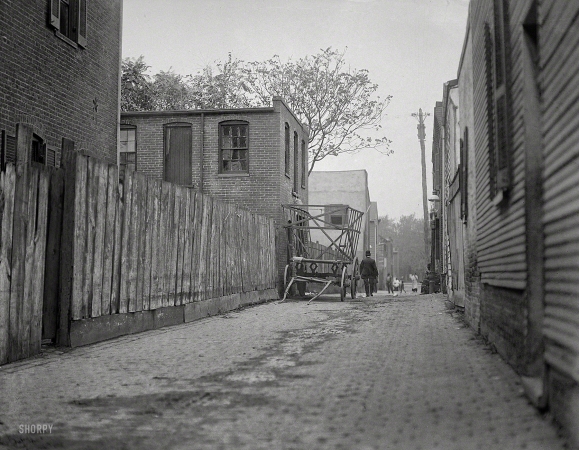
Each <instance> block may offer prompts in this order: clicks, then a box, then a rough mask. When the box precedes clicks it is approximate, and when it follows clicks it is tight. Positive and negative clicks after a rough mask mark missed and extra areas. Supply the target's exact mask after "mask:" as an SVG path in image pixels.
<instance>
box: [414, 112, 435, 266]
mask: <svg viewBox="0 0 579 450" xmlns="http://www.w3.org/2000/svg"><path fill="white" fill-rule="evenodd" d="M429 115H430V114H428V113H423V112H422V108H420V109H419V110H418V114H416V113H413V114H412V117H416V118H417V119H418V125H417V127H416V128H417V129H418V140H419V141H420V150H421V151H422V209H423V210H424V257H425V258H427V259H428V255H429V252H430V222H429V220H428V198H427V197H428V193H427V188H426V150H425V149H424V139H425V138H426V132H425V131H424V130H425V127H424V119H425V118H426V117H428V116H429ZM431 270H434V268H431Z"/></svg>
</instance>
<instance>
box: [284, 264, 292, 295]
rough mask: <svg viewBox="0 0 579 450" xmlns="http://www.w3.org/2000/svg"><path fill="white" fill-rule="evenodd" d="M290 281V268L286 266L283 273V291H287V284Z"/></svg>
mask: <svg viewBox="0 0 579 450" xmlns="http://www.w3.org/2000/svg"><path fill="white" fill-rule="evenodd" d="M291 279H292V266H291V265H289V264H287V265H286V266H285V270H284V272H283V290H284V291H285V290H286V289H287V286H288V284H289V283H290V281H291Z"/></svg>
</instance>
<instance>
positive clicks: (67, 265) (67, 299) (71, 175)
mask: <svg viewBox="0 0 579 450" xmlns="http://www.w3.org/2000/svg"><path fill="white" fill-rule="evenodd" d="M76 156H77V154H76V152H75V151H74V142H73V141H71V140H69V139H66V138H63V139H62V156H61V166H62V169H63V170H64V205H63V218H64V220H63V221H62V238H61V246H60V307H59V318H58V333H57V336H56V342H57V344H59V345H63V346H69V345H70V305H71V297H72V277H73V271H74V264H73V262H74V258H73V256H74V224H75V210H74V208H75V206H74V205H75V201H74V199H75V185H76V161H77V158H76Z"/></svg>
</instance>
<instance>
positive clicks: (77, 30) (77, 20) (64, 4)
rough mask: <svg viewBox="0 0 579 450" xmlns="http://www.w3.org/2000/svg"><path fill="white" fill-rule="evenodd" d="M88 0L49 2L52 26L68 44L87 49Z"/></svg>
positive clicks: (52, 0)
mask: <svg viewBox="0 0 579 450" xmlns="http://www.w3.org/2000/svg"><path fill="white" fill-rule="evenodd" d="M87 2H88V0H49V9H50V14H49V19H50V22H49V23H50V26H51V27H52V28H54V31H55V34H56V35H57V36H59V37H61V38H65V40H67V41H68V42H71V43H73V44H78V45H79V46H81V47H86V44H87V36H86V28H87V27H86V8H87Z"/></svg>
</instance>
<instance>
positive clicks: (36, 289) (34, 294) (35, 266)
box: [27, 169, 50, 355]
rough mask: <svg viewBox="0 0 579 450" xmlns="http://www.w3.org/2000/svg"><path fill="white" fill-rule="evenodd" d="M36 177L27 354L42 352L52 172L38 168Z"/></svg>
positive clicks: (32, 212) (32, 211) (31, 243)
mask: <svg viewBox="0 0 579 450" xmlns="http://www.w3.org/2000/svg"><path fill="white" fill-rule="evenodd" d="M35 172H37V173H36V174H34V177H35V178H36V177H37V176H38V195H37V196H36V198H37V205H36V208H35V210H31V211H30V213H31V214H35V215H36V223H35V231H34V233H32V236H31V237H32V242H30V245H31V247H32V248H33V249H31V251H32V252H33V255H32V265H31V272H30V275H31V276H30V278H31V290H30V294H31V295H30V297H29V301H30V303H31V306H32V310H31V314H30V322H29V323H30V344H29V349H28V352H27V355H35V354H36V353H38V352H40V347H41V344H42V306H43V296H44V274H45V272H44V267H45V263H46V236H47V228H48V201H49V196H48V194H49V183H50V173H49V172H48V171H45V170H39V169H36V170H35Z"/></svg>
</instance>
